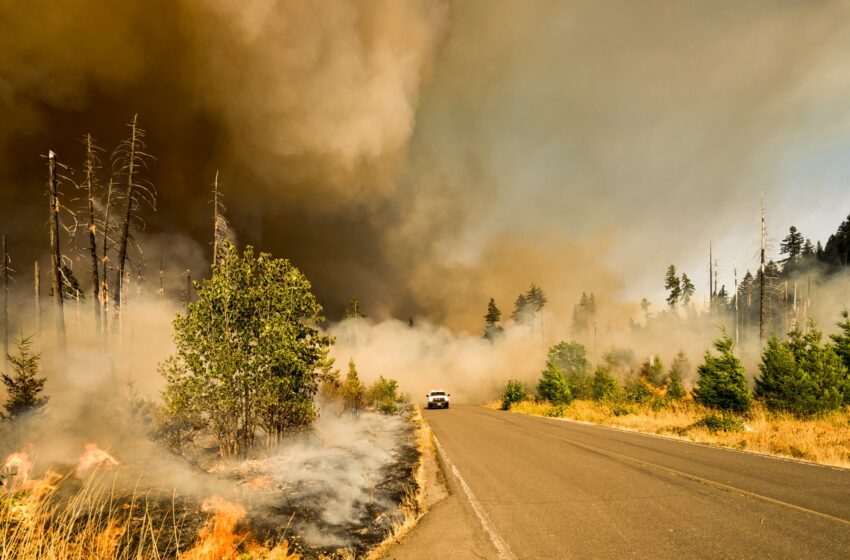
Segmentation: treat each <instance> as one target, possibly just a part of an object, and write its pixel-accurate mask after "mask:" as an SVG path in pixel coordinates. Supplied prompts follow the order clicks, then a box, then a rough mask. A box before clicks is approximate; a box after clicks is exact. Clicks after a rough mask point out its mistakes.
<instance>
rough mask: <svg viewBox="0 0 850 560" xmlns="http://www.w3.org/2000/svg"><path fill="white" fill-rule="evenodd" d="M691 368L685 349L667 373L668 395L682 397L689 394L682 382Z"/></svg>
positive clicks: (680, 352) (672, 397)
mask: <svg viewBox="0 0 850 560" xmlns="http://www.w3.org/2000/svg"><path fill="white" fill-rule="evenodd" d="M690 370H691V363H690V361H689V360H688V357H687V356H686V355H685V353H684V352H683V351H681V350H680V351H679V353H678V354H676V357H675V358H674V359H673V363H672V364H671V365H670V371H669V372H668V373H667V378H668V381H667V396H669V397H670V398H671V399H676V400H678V399H681V398H684V397H685V395H686V394H687V391H686V390H685V386H684V385H683V384H682V379H683V378H684V377H685V376H687V375H688V373H689V372H690Z"/></svg>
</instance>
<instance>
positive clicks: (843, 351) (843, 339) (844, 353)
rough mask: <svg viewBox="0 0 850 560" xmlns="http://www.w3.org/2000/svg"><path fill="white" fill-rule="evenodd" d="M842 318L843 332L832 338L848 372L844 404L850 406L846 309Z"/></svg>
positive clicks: (848, 318)
mask: <svg viewBox="0 0 850 560" xmlns="http://www.w3.org/2000/svg"><path fill="white" fill-rule="evenodd" d="M841 317H842V318H843V319H844V320H843V321H839V322H838V328H839V329H841V332H839V333H835V334H833V335H830V338H831V339H832V342H833V344H834V346H833V349H834V350H835V353H836V354H838V357H839V358H841V361H842V362H843V363H844V367H845V368H846V369H847V371H848V375H847V377H846V378H845V380H844V402H845V404H849V405H850V316H849V315H848V312H847V310H846V309H845V310H844V311H842V312H841Z"/></svg>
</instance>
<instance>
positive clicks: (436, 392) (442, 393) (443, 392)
mask: <svg viewBox="0 0 850 560" xmlns="http://www.w3.org/2000/svg"><path fill="white" fill-rule="evenodd" d="M445 394H446V392H445V391H431V395H432V396H434V397H442V396H443V395H445Z"/></svg>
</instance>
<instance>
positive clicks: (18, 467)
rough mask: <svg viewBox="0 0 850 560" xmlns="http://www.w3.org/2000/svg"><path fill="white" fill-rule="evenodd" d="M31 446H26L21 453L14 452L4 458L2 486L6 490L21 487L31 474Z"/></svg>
mask: <svg viewBox="0 0 850 560" xmlns="http://www.w3.org/2000/svg"><path fill="white" fill-rule="evenodd" d="M31 450H32V446H30V445H27V446H26V448H25V449H24V450H22V451H16V452H14V453H12V454H11V455H9V456H8V457H6V461H5V462H4V463H3V471H4V472H3V475H4V476H3V486H4V487H8V488H13V487H22V486H25V485H26V484H27V481H28V480H29V478H30V475H31V474H32V459H30V452H31Z"/></svg>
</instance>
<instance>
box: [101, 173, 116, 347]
mask: <svg viewBox="0 0 850 560" xmlns="http://www.w3.org/2000/svg"><path fill="white" fill-rule="evenodd" d="M114 184H115V183H114V181H113V180H112V179H111V178H110V179H109V185H108V186H107V188H106V205H105V206H104V208H103V235H102V236H101V241H100V248H101V251H102V253H101V254H102V256H101V269H102V270H103V275H102V276H101V278H102V281H101V282H102V283H101V287H100V298H101V299H100V301H101V317H102V319H103V320H102V321H101V328H102V329H103V332H106V330H107V328H106V325H107V323H108V321H109V275H108V274H107V272H109V241H110V237H109V211H110V210H111V209H112V187H113V185H114Z"/></svg>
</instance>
